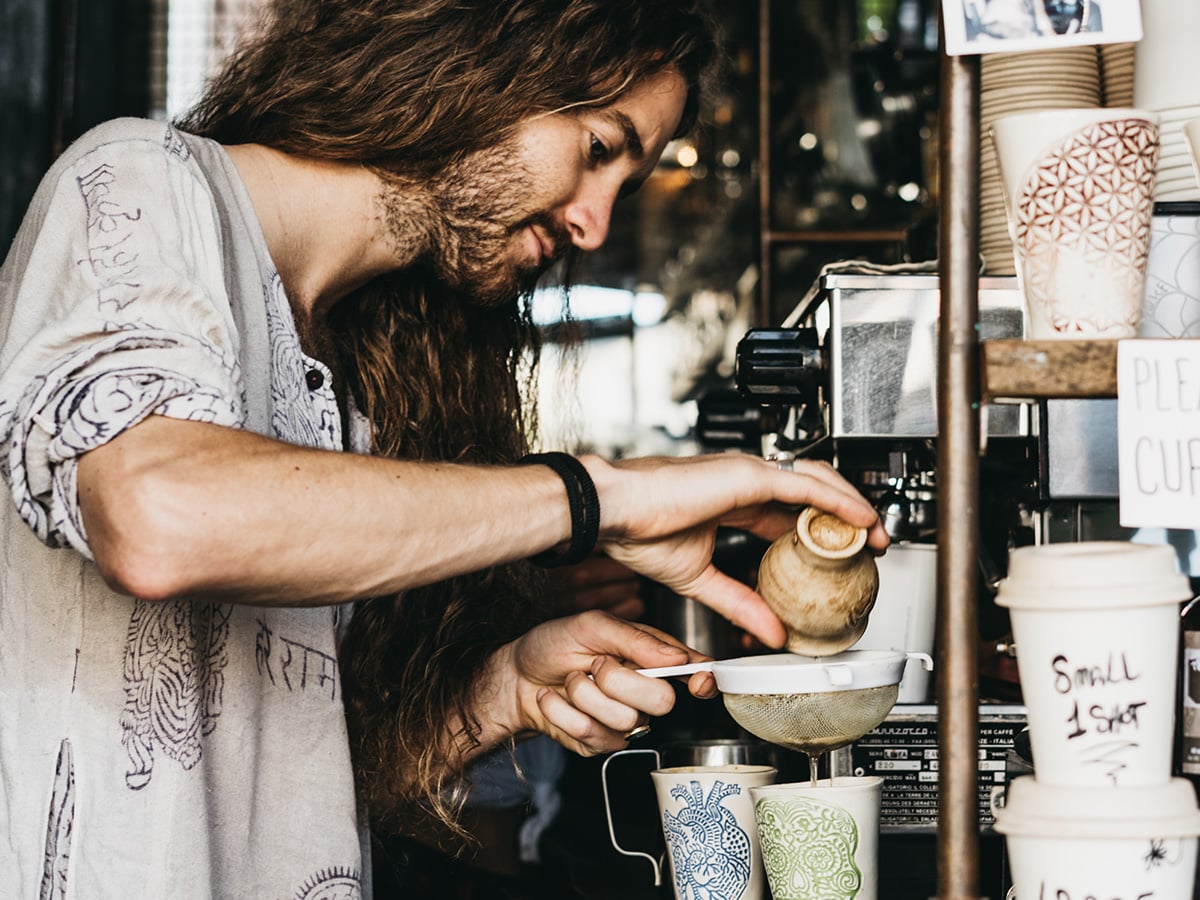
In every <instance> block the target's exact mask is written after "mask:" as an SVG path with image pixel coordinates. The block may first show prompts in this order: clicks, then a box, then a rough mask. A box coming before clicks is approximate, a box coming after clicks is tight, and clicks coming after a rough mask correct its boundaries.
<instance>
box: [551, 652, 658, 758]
mask: <svg viewBox="0 0 1200 900" xmlns="http://www.w3.org/2000/svg"><path fill="white" fill-rule="evenodd" d="M592 669H593V671H592V673H591V675H590V676H589V675H588V674H585V673H583V672H572V673H571V674H570V675H568V676H567V677H566V679H565V680H564V682H563V691H562V693H561V694H560V693H558V692H556V691H551V690H547V691H544V692H542V693H541V694H539V695H538V698H537V703H538V708H539V710H540V711H541V714H542V716H543V717H544V719H545V722H546V724H547V726H549V727H548V728H547V729H546V730H547V731H548V732H549V733H551V734H552V736H554V737H555V738H556V740H559V742H560V743H563V744H564V745H565V746H568V747H570V748H571V749H572V750H575V751H576V752H579V753H584V754H593V753H602V752H606V751H609V750H615V749H618V748H620V747H622V746H624V744H625V743H626V739H625V735H626V734H627V733H628V732H630V731H631V730H633V729H634V728H636V727H637V726H639V725H642V724H645V722H646V721H647V717H648V716H662V715H666V714H667V713H668V712H670V711H671V708H672V707H673V706H674V705H675V692H674V690H672V688H671V687H670V685H668V684H667V683H666V682H663V681H661V680H659V679H655V678H647V677H645V676H643V675H638V674H637V672H635V671H634V670H633V669H630V668H627V667H625V666H623V665H621V663H620V662H619V661H618V660H616V659H613V658H611V657H598V658H597V660H596V662H595V663H594V664H593V667H592Z"/></svg>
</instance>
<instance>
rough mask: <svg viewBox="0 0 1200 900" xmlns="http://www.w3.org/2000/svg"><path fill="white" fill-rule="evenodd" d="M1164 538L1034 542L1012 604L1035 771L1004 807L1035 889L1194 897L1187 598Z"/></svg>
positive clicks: (1008, 602) (1006, 598) (1030, 888)
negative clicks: (1182, 694)
mask: <svg viewBox="0 0 1200 900" xmlns="http://www.w3.org/2000/svg"><path fill="white" fill-rule="evenodd" d="M1189 595H1190V590H1189V584H1188V580H1187V578H1186V577H1185V576H1183V575H1181V574H1180V573H1179V571H1178V567H1177V564H1176V561H1175V553H1174V550H1173V549H1172V548H1170V547H1168V546H1165V545H1146V544H1132V543H1124V542H1120V541H1092V542H1083V543H1074V544H1053V545H1049V546H1043V547H1023V548H1020V549H1018V550H1015V551H1013V553H1012V554H1011V555H1010V558H1009V575H1008V578H1006V579H1005V580H1004V581H1003V582H1001V585H1000V590H999V593H998V595H997V598H996V602H997V603H998V604H1000V605H1001V606H1005V607H1008V609H1009V612H1010V616H1011V620H1012V629H1013V637H1014V639H1015V642H1016V646H1017V666H1018V670H1019V673H1020V679H1021V691H1022V695H1023V698H1024V701H1025V707H1026V712H1027V715H1028V720H1029V736H1030V744H1031V747H1032V750H1033V767H1034V775H1032V776H1025V777H1022V778H1018V779H1016V780H1014V781H1013V783H1012V784H1011V785H1009V788H1008V792H1007V801H1006V802H1005V804H1004V805H1003V807H1002V808H998V809H997V810H996V830H997V831H999V832H1001V833H1002V834H1004V835H1005V836H1006V841H1007V845H1008V851H1009V856H1010V860H1011V869H1012V874H1013V886H1014V888H1015V891H1016V896H1017V898H1018V900H1023V898H1037V897H1039V896H1047V897H1068V896H1069V897H1086V896H1106V897H1107V896H1121V897H1124V896H1131V897H1136V896H1151V895H1152V896H1170V897H1190V896H1191V892H1192V886H1193V882H1194V878H1195V864H1196V845H1197V836H1198V835H1200V810H1198V809H1197V806H1196V796H1195V792H1194V791H1193V789H1192V786H1191V783H1190V782H1188V781H1186V780H1184V779H1173V778H1172V777H1171V754H1172V747H1173V743H1174V740H1173V737H1174V706H1175V687H1176V678H1177V674H1178V663H1177V658H1178V657H1177V651H1178V640H1179V610H1180V605H1181V604H1182V603H1183V602H1184V601H1185V600H1187V599H1188V597H1189Z"/></svg>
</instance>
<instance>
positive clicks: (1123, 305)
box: [1014, 119, 1158, 336]
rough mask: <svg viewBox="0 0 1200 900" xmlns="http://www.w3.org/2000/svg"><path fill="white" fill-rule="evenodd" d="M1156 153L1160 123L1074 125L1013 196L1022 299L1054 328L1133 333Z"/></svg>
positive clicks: (1122, 121) (1135, 121) (1129, 121)
mask: <svg viewBox="0 0 1200 900" xmlns="http://www.w3.org/2000/svg"><path fill="white" fill-rule="evenodd" d="M1157 162H1158V131H1157V128H1156V127H1155V126H1154V125H1153V124H1152V123H1149V122H1146V121H1145V120H1142V119H1118V120H1114V121H1109V122H1100V123H1097V124H1094V125H1090V126H1088V127H1086V128H1083V129H1081V130H1080V131H1077V132H1075V133H1074V134H1072V135H1070V136H1069V137H1067V138H1066V139H1064V140H1063V141H1062V142H1061V143H1059V144H1058V145H1057V146H1055V147H1053V148H1051V149H1050V150H1049V151H1048V152H1047V153H1046V154H1045V155H1044V156H1043V157H1042V158H1041V159H1040V160H1039V161H1038V162H1037V164H1036V165H1035V166H1034V167H1033V168H1032V169H1031V171H1030V173H1029V175H1028V176H1027V178H1026V179H1025V183H1024V184H1023V185H1022V187H1021V192H1020V195H1019V197H1018V198H1017V201H1016V216H1015V219H1016V221H1015V223H1014V226H1015V227H1014V231H1015V237H1016V245H1017V252H1018V254H1019V255H1020V257H1021V260H1022V269H1023V274H1024V276H1025V290H1026V293H1027V294H1028V297H1029V302H1030V303H1031V304H1032V305H1034V306H1036V307H1038V308H1041V309H1044V310H1045V311H1046V318H1047V320H1048V322H1049V324H1050V326H1051V327H1052V328H1053V329H1054V330H1055V331H1057V332H1062V333H1083V334H1087V333H1100V332H1105V331H1109V330H1110V329H1113V328H1118V329H1120V328H1124V329H1128V330H1129V331H1130V334H1131V336H1132V334H1133V333H1134V332H1136V329H1137V324H1138V319H1139V318H1140V315H1141V297H1142V290H1143V287H1144V284H1145V275H1146V255H1147V251H1148V249H1149V244H1150V225H1151V217H1152V213H1153V208H1154V203H1153V195H1154V177H1155V167H1156V165H1157ZM1131 298H1136V299H1137V302H1130V300H1131Z"/></svg>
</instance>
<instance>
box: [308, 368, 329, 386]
mask: <svg viewBox="0 0 1200 900" xmlns="http://www.w3.org/2000/svg"><path fill="white" fill-rule="evenodd" d="M304 383H305V384H307V385H308V389H309V390H310V391H319V390H320V389H321V385H323V384H324V383H325V376H324V375H322V374H321V371H320V369H309V370H308V371H307V372H305V373H304Z"/></svg>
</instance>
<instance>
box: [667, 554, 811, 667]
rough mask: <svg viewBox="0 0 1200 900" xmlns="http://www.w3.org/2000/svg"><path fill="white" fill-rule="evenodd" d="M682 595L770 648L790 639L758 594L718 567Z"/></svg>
mask: <svg viewBox="0 0 1200 900" xmlns="http://www.w3.org/2000/svg"><path fill="white" fill-rule="evenodd" d="M681 593H683V594H685V595H686V596H688V597H691V598H693V599H694V600H696V601H698V602H700V603H703V604H704V605H705V606H707V607H709V608H711V609H713V610H715V611H716V612H719V613H720V614H721V615H723V616H724V617H725V618H727V619H728V620H729V621H730V622H732V623H733V624H734V625H737V626H738V627H739V628H742V629H744V630H745V631H748V632H749V633H750V634H752V635H754V636H755V637H756V638H758V639H759V640H760V641H762V642H763V643H764V644H765V645H766V646H768V647H773V648H776V649H778V648H779V647H782V646H783V644H784V641H785V640H786V639H787V634H786V632H785V631H784V628H783V623H782V622H780V621H779V616H777V615H775V613H774V612H772V611H771V608H770V607H769V606H767V604H766V601H764V600H763V598H762V597H760V596H759V595H758V592H757V591H754V590H752V589H751V588H750V587H748V586H747V585H745V584H743V583H742V582H740V581H738V580H737V579H736V578H731V577H730V576H728V575H726V574H724V573H723V572H721V571H719V570H718V569H716V568H715V567H714V566H711V565H710V566H709V567H708V569H707V570H706V571H705V572H704V573H703V574H702V575H701V577H700V578H698V579H697V580H696V581H694V582H693V583H692V584H691V585H689V586H688V587H687V588H685V589H684V590H682V591H681Z"/></svg>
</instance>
